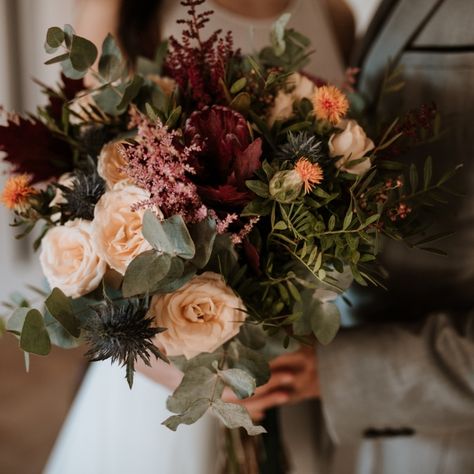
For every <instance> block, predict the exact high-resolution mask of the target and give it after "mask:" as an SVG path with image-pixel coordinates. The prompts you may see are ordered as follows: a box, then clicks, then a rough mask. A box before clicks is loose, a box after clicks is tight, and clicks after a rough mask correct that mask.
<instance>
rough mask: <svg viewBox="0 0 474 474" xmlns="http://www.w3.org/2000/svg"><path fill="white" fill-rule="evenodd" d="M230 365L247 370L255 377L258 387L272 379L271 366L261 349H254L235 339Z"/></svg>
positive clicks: (231, 348) (231, 347)
mask: <svg viewBox="0 0 474 474" xmlns="http://www.w3.org/2000/svg"><path fill="white" fill-rule="evenodd" d="M229 352H230V356H229V367H231V368H236V369H242V370H245V371H246V372H247V373H248V374H249V375H251V376H252V378H253V379H255V382H256V385H257V387H260V386H261V385H264V384H266V383H267V382H268V381H269V380H270V367H269V365H268V362H267V360H266V358H265V356H264V355H263V353H262V352H261V351H260V350H254V349H252V348H250V347H247V346H244V345H242V344H241V343H240V342H237V341H233V342H232V343H231V344H230V349H229Z"/></svg>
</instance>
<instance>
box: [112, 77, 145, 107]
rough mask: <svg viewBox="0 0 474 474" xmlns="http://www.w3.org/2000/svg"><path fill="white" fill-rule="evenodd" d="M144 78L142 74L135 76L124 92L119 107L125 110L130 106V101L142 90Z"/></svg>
mask: <svg viewBox="0 0 474 474" xmlns="http://www.w3.org/2000/svg"><path fill="white" fill-rule="evenodd" d="M143 82H144V79H143V77H142V76H139V75H136V76H134V77H133V79H132V81H131V82H130V83H129V84H128V85H127V87H126V88H125V90H124V92H123V96H122V100H121V101H120V102H119V104H118V105H117V109H118V110H121V111H124V110H126V109H127V108H128V106H129V104H130V102H131V101H132V100H133V99H135V97H136V96H137V95H138V93H139V92H140V88H141V87H142V85H143Z"/></svg>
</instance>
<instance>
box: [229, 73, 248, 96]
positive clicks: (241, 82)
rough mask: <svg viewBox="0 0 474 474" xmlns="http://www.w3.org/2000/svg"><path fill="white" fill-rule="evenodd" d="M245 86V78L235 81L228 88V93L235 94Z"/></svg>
mask: <svg viewBox="0 0 474 474" xmlns="http://www.w3.org/2000/svg"><path fill="white" fill-rule="evenodd" d="M246 85H247V79H246V78H245V77H241V78H240V79H237V80H236V81H235V82H234V83H233V84H232V86H231V87H230V92H231V93H232V94H237V93H238V92H240V91H241V90H242V89H243V88H244V87H245V86H246Z"/></svg>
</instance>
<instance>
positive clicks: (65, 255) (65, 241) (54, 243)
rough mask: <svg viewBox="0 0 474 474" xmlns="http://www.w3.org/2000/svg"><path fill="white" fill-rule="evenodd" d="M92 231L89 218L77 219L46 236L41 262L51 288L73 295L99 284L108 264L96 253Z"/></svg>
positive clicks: (54, 229) (90, 289)
mask: <svg viewBox="0 0 474 474" xmlns="http://www.w3.org/2000/svg"><path fill="white" fill-rule="evenodd" d="M91 232H92V225H91V223H90V222H89V221H85V220H81V219H76V220H74V221H70V222H68V223H66V224H65V225H63V226H57V227H54V228H52V229H51V230H49V231H48V233H47V234H46V235H45V236H44V238H43V240H42V242H41V254H40V263H41V267H42V269H43V273H44V275H45V277H46V279H47V280H48V283H49V285H50V286H51V288H54V287H57V288H59V289H60V290H61V291H63V293H64V294H65V295H67V296H71V297H73V298H78V297H79V296H82V295H85V294H87V293H90V292H91V291H93V290H95V289H96V288H97V286H98V285H99V283H100V282H101V280H102V278H103V276H104V273H105V270H106V264H105V262H104V261H103V260H102V259H101V258H100V257H99V256H98V254H97V250H96V248H95V246H94V242H93V239H92V235H91Z"/></svg>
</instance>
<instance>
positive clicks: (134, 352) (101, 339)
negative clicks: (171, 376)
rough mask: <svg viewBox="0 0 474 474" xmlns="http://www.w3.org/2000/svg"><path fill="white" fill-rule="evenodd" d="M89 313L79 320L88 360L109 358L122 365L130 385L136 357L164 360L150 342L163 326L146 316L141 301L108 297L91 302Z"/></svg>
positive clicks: (162, 329)
mask: <svg viewBox="0 0 474 474" xmlns="http://www.w3.org/2000/svg"><path fill="white" fill-rule="evenodd" d="M92 309H93V313H92V314H91V315H90V317H89V318H88V319H87V321H86V322H85V323H84V324H83V331H84V338H85V340H86V342H87V343H88V345H89V346H90V348H89V350H88V351H87V353H86V356H87V357H89V358H90V360H92V361H99V360H106V359H111V362H119V363H120V364H121V365H122V367H126V378H127V382H128V384H129V386H130V388H131V387H132V385H133V375H134V373H135V363H136V362H137V361H138V359H139V358H140V359H141V360H142V361H143V362H144V363H145V364H146V365H148V366H149V365H150V356H151V355H154V356H155V357H156V358H159V359H162V360H164V361H166V362H168V359H167V358H166V356H165V355H164V354H163V353H162V352H161V351H160V350H159V349H158V348H157V347H156V346H155V345H154V344H153V338H154V337H155V336H156V335H157V334H159V333H160V332H163V331H164V330H165V329H164V328H160V327H156V326H154V325H153V324H154V320H153V319H152V318H149V317H147V310H148V308H147V306H146V305H145V304H144V303H143V302H141V303H140V302H132V301H128V302H126V303H122V304H114V303H112V302H111V301H110V300H107V301H105V302H104V303H102V304H100V305H97V306H93V307H92Z"/></svg>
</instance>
